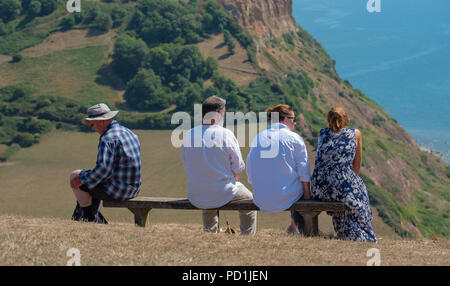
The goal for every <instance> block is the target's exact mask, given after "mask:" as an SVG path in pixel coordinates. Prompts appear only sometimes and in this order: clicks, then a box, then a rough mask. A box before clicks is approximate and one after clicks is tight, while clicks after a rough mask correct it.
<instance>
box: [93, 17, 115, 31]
mask: <svg viewBox="0 0 450 286" xmlns="http://www.w3.org/2000/svg"><path fill="white" fill-rule="evenodd" d="M112 24H113V22H112V19H111V16H109V14H106V13H100V14H98V15H97V17H96V18H95V20H94V22H93V24H92V27H93V28H96V29H98V30H100V31H108V30H109V29H111V27H112Z"/></svg>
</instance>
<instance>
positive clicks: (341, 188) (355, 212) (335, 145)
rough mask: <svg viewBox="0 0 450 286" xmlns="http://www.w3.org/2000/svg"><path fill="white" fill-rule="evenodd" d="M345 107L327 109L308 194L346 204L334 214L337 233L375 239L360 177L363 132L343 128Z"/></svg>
mask: <svg viewBox="0 0 450 286" xmlns="http://www.w3.org/2000/svg"><path fill="white" fill-rule="evenodd" d="M348 123H349V119H348V116H347V113H346V112H345V110H344V109H343V108H341V107H334V108H332V109H331V110H330V112H329V113H328V125H329V128H324V129H322V130H320V134H319V139H318V145H317V154H316V160H315V166H314V172H313V175H312V178H311V196H312V198H313V199H316V200H320V201H339V202H343V203H345V204H346V205H347V207H348V208H349V209H348V210H347V211H345V212H343V213H332V212H329V213H328V214H330V215H332V216H333V226H334V230H335V232H336V233H337V235H338V237H341V238H345V239H347V240H354V241H371V242H377V239H376V237H375V234H374V232H373V230H372V211H371V209H370V207H369V195H368V193H367V189H366V186H365V184H364V182H363V180H362V179H361V178H360V177H359V170H360V168H361V160H362V135H361V132H360V131H359V130H358V129H353V128H346V127H347V126H348Z"/></svg>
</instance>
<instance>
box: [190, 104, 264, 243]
mask: <svg viewBox="0 0 450 286" xmlns="http://www.w3.org/2000/svg"><path fill="white" fill-rule="evenodd" d="M202 116H203V124H202V125H199V126H196V127H194V128H192V129H191V130H190V131H189V132H188V133H187V134H186V136H185V138H184V140H183V146H182V148H181V156H182V159H183V164H184V168H185V170H186V175H187V177H188V181H187V187H188V199H189V201H190V202H191V203H192V204H193V205H194V206H196V207H198V208H200V209H203V211H202V216H203V227H204V230H205V231H209V232H217V231H218V222H219V212H218V210H217V209H216V208H219V207H221V206H223V205H226V204H227V203H229V202H230V201H233V200H243V199H253V194H252V193H251V192H250V191H249V190H248V189H247V188H246V187H245V186H244V185H243V184H242V183H240V182H238V181H239V177H240V174H241V172H242V171H243V170H244V169H245V163H244V160H243V159H242V155H241V151H240V148H239V144H238V141H237V139H236V137H235V136H234V134H233V132H231V131H230V130H228V129H226V128H223V119H224V116H225V100H224V99H222V98H220V97H217V96H211V97H209V98H207V99H206V100H205V101H204V102H203V104H202ZM239 215H240V229H241V234H252V235H253V234H255V233H256V211H239Z"/></svg>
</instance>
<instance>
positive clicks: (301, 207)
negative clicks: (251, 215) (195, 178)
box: [103, 197, 346, 212]
mask: <svg viewBox="0 0 450 286" xmlns="http://www.w3.org/2000/svg"><path fill="white" fill-rule="evenodd" d="M103 206H104V207H122V208H133V209H139V208H150V209H158V208H159V209H186V210H197V209H198V208H197V207H195V206H193V205H192V204H191V203H190V202H189V200H187V199H186V198H157V197H137V198H134V199H131V200H128V201H122V202H121V201H112V202H106V201H104V202H103ZM292 207H293V208H294V209H295V210H298V211H304V212H314V211H338V212H339V211H345V210H346V206H345V204H344V203H341V202H319V201H307V200H305V201H299V202H296V203H294V204H293V205H292ZM218 209H220V210H259V208H258V207H257V206H256V205H255V204H254V203H253V201H252V200H241V201H234V202H230V203H228V204H226V205H225V206H222V207H220V208H218Z"/></svg>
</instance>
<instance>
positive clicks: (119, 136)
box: [70, 103, 141, 223]
mask: <svg viewBox="0 0 450 286" xmlns="http://www.w3.org/2000/svg"><path fill="white" fill-rule="evenodd" d="M118 112H119V111H111V110H110V109H109V107H108V106H107V105H106V104H104V103H100V104H96V105H94V106H91V107H90V108H89V109H88V111H87V114H88V117H87V118H85V119H83V120H82V122H83V124H85V125H87V126H90V127H91V128H92V129H94V130H95V131H97V133H99V134H100V140H99V144H98V154H97V161H96V165H95V167H94V168H93V169H90V170H87V169H83V170H75V171H73V172H72V173H71V174H70V186H71V188H72V190H73V192H74V194H75V197H76V199H77V208H76V209H75V212H74V215H73V217H72V218H73V219H75V220H87V221H90V222H99V223H102V222H103V223H105V222H106V221H105V220H104V219H103V216H102V215H101V214H100V212H99V208H100V202H101V201H102V200H105V201H111V200H119V201H124V200H129V199H132V198H134V197H136V196H137V195H138V194H139V191H140V189H141V156H140V143H139V139H138V137H137V136H136V134H134V133H133V132H132V131H131V130H129V129H128V128H126V127H123V126H121V125H120V124H119V123H118V122H117V121H116V120H114V119H113V118H114V117H115V116H116V115H117V113H118Z"/></svg>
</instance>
